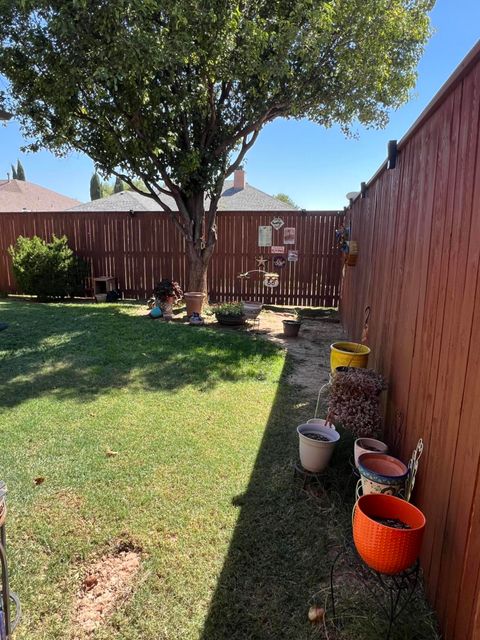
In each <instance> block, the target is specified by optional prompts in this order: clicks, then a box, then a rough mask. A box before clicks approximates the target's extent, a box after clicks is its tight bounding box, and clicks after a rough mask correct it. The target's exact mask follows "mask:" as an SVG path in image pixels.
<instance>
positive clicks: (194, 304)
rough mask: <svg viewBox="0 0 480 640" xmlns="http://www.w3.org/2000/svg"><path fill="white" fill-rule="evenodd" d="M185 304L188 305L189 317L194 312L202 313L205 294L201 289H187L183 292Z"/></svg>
mask: <svg viewBox="0 0 480 640" xmlns="http://www.w3.org/2000/svg"><path fill="white" fill-rule="evenodd" d="M183 299H184V300H185V305H186V307H187V318H190V316H192V315H193V314H194V313H198V315H201V314H202V307H203V302H204V300H205V294H204V293H202V292H201V291H186V292H185V293H184V294H183Z"/></svg>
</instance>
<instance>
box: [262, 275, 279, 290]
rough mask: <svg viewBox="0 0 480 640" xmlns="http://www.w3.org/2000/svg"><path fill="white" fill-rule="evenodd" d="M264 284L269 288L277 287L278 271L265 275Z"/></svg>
mask: <svg viewBox="0 0 480 640" xmlns="http://www.w3.org/2000/svg"><path fill="white" fill-rule="evenodd" d="M263 284H264V286H265V287H267V288H268V289H275V287H278V284H279V281H278V273H266V274H265V275H264V276H263Z"/></svg>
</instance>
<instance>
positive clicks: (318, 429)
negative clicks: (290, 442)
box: [297, 419, 340, 473]
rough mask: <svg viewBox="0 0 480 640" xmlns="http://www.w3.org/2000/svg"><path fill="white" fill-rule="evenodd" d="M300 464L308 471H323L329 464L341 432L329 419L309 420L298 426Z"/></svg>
mask: <svg viewBox="0 0 480 640" xmlns="http://www.w3.org/2000/svg"><path fill="white" fill-rule="evenodd" d="M297 433H298V447H299V454H300V464H301V465H302V467H303V468H304V469H305V470H306V471H310V472H312V473H322V471H324V470H325V469H326V467H327V466H328V463H329V462H330V458H331V457H332V454H333V450H334V449H335V445H336V444H337V442H338V441H339V440H340V434H339V433H338V431H336V429H335V427H334V426H333V425H332V424H331V423H330V422H329V421H327V420H319V419H316V420H315V421H309V422H307V423H305V424H300V425H298V427H297Z"/></svg>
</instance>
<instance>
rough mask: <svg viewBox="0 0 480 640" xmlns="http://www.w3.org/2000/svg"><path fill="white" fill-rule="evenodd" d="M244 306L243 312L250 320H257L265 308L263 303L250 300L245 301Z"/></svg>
mask: <svg viewBox="0 0 480 640" xmlns="http://www.w3.org/2000/svg"><path fill="white" fill-rule="evenodd" d="M242 304H243V312H244V314H245V315H246V316H247V318H248V319H249V320H255V319H256V318H257V317H258V315H259V314H260V311H261V310H262V307H263V304H262V303H261V302H249V301H248V300H244V301H243V302H242Z"/></svg>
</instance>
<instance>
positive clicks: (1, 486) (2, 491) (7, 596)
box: [0, 481, 20, 640]
mask: <svg viewBox="0 0 480 640" xmlns="http://www.w3.org/2000/svg"><path fill="white" fill-rule="evenodd" d="M6 493H7V488H6V486H5V483H4V482H1V481H0V509H1V510H0V566H1V571H2V576H1V581H2V594H1V595H2V601H1V611H0V613H1V616H0V617H1V619H0V640H10V638H11V635H12V633H13V632H14V631H15V628H16V627H17V625H18V623H19V621H20V600H19V599H18V596H17V595H16V594H15V593H13V592H12V591H10V586H9V581H8V565H7V537H6V532H5V519H6V510H7V509H6V504H5V496H6ZM11 603H13V604H14V606H15V617H14V619H13V620H12V619H11V615H10V613H11V609H10V605H11Z"/></svg>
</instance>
